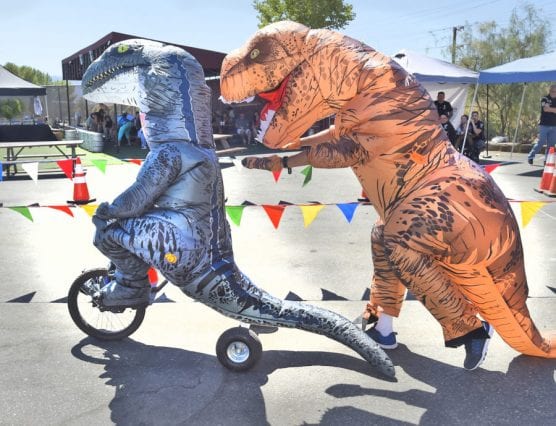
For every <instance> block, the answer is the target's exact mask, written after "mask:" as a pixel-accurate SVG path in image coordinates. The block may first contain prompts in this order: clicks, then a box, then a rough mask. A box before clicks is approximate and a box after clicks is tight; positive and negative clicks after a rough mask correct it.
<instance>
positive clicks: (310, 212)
mask: <svg viewBox="0 0 556 426" xmlns="http://www.w3.org/2000/svg"><path fill="white" fill-rule="evenodd" d="M299 208H300V209H301V213H303V225H304V226H305V228H307V227H308V226H309V225H310V224H311V223H313V221H314V220H315V218H316V217H317V215H318V214H319V212H320V211H321V210H322V209H323V208H324V205H323V204H316V205H311V206H299Z"/></svg>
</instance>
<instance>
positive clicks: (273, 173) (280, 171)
mask: <svg viewBox="0 0 556 426" xmlns="http://www.w3.org/2000/svg"><path fill="white" fill-rule="evenodd" d="M281 174H282V169H280V170H278V171H276V172H272V176H274V182H278V179H280V175H281Z"/></svg>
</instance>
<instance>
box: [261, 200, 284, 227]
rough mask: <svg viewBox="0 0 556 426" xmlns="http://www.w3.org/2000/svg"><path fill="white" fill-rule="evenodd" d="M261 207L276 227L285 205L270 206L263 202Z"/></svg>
mask: <svg viewBox="0 0 556 426" xmlns="http://www.w3.org/2000/svg"><path fill="white" fill-rule="evenodd" d="M262 207H263V209H264V211H265V212H266V214H267V215H268V217H269V219H270V221H271V222H272V224H273V225H274V228H276V229H278V226H279V225H280V220H281V219H282V215H283V214H284V210H285V208H286V206H271V205H268V204H263V206H262Z"/></svg>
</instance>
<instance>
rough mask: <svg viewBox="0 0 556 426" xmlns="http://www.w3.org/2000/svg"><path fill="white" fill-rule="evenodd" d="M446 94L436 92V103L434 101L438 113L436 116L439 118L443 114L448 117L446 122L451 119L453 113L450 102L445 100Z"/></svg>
mask: <svg viewBox="0 0 556 426" xmlns="http://www.w3.org/2000/svg"><path fill="white" fill-rule="evenodd" d="M445 98H446V94H445V93H444V92H438V94H437V95H436V101H434V105H435V106H436V111H438V116H439V117H440V116H441V115H442V114H444V115H445V116H446V117H448V120H449V119H450V118H452V114H453V113H454V109H453V108H452V105H451V104H450V102H448V101H447V100H445Z"/></svg>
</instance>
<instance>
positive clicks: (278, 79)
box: [220, 21, 337, 148]
mask: <svg viewBox="0 0 556 426" xmlns="http://www.w3.org/2000/svg"><path fill="white" fill-rule="evenodd" d="M325 34H330V35H333V34H337V33H333V32H332V31H328V30H310V29H309V28H308V27H306V26H304V25H301V24H298V23H295V22H289V21H282V22H277V23H274V24H271V25H268V26H266V27H264V28H262V29H261V30H259V31H257V32H256V33H255V34H254V35H253V36H252V37H251V38H250V39H249V40H248V41H247V42H246V43H245V45H244V46H243V47H241V48H240V49H237V50H234V51H233V52H231V53H230V54H228V55H227V56H226V57H225V58H224V62H223V63H222V69H221V73H220V79H221V80H220V90H221V93H222V100H223V101H224V102H227V103H233V102H244V101H245V100H248V99H250V98H251V97H253V96H255V95H258V96H259V97H261V98H262V99H264V100H265V101H266V102H267V103H266V105H265V107H264V108H263V110H262V111H261V114H260V117H261V130H260V132H259V134H258V140H259V141H261V142H263V143H264V144H265V145H267V146H269V147H273V148H284V147H287V146H288V144H290V143H292V142H294V141H296V140H297V139H299V137H301V135H302V134H303V133H305V132H306V131H307V130H308V129H309V128H310V127H311V126H312V125H313V124H314V123H315V121H317V120H320V119H323V118H326V117H328V116H329V115H331V114H332V113H333V112H334V110H333V109H332V106H331V104H330V103H329V101H330V99H331V98H330V96H329V93H328V90H327V87H326V86H327V84H326V83H322V82H321V81H320V78H319V77H320V72H321V70H319V63H318V58H319V56H320V55H319V54H321V53H322V49H326V48H328V47H327V46H326V44H325V43H322V41H323V38H324V37H322V36H323V35H325ZM320 66H323V65H320ZM324 66H326V65H324Z"/></svg>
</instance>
